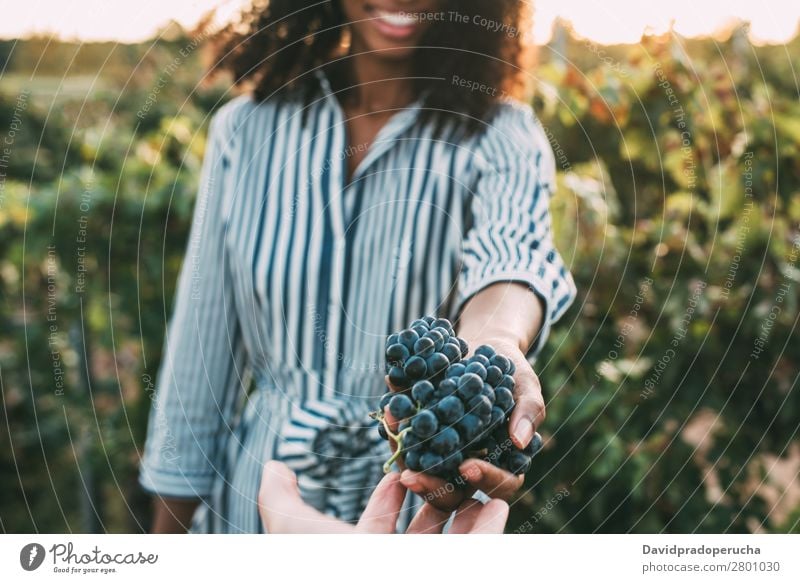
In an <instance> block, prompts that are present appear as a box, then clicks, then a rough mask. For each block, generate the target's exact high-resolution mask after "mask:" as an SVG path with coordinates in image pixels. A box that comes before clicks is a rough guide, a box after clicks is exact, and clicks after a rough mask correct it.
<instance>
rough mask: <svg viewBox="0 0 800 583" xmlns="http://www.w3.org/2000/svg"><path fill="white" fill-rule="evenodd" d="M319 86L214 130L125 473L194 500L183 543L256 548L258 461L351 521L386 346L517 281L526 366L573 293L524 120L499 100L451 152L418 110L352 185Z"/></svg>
mask: <svg viewBox="0 0 800 583" xmlns="http://www.w3.org/2000/svg"><path fill="white" fill-rule="evenodd" d="M318 75H319V79H320V86H321V91H320V94H319V96H318V97H317V98H316V99H314V100H311V101H309V102H306V103H302V102H300V101H298V100H293V99H288V98H285V97H283V98H272V99H269V100H267V101H265V102H257V101H255V100H254V99H253V98H252V97H250V96H240V97H237V98H234V99H233V100H231V101H230V102H228V103H227V104H226V105H224V106H223V107H222V108H220V109H219V110H218V111H217V113H215V114H214V116H213V118H212V120H211V124H210V129H209V135H208V142H207V146H206V154H205V158H204V162H203V167H202V172H201V177H200V190H199V194H198V199H197V202H196V206H195V212H194V218H193V223H192V228H191V234H190V238H189V242H188V247H187V253H186V257H185V260H184V263H183V266H182V269H181V273H180V277H179V281H178V287H177V292H176V298H175V307H174V313H173V315H172V319H171V321H170V324H169V326H168V330H167V335H166V338H165V342H164V357H163V362H162V365H161V369H160V370H159V374H158V379H157V392H156V397H155V401H154V404H153V408H152V411H151V414H150V420H149V428H148V434H147V441H146V445H145V451H144V456H143V459H142V463H141V472H140V482H141V484H142V486H143V487H145V489H147V490H149V491H151V492H153V493H157V494H159V495H162V496H171V497H192V498H194V497H201V498H202V499H203V500H204V502H205V503H204V504H203V505H201V506H200V508H199V509H198V512H197V513H196V514H195V517H194V521H193V527H192V530H193V531H198V532H261V531H262V529H263V527H262V526H261V523H260V521H259V517H258V509H257V502H256V500H257V494H258V489H259V483H260V476H261V471H262V466H263V463H264V462H265V461H266V460H268V459H278V460H281V461H284V462H285V463H287V464H288V465H289V466H290V467H291V468H292V469H293V470H294V471H295V472H296V473H297V474H298V480H299V486H300V490H301V493H302V495H303V497H304V499H305V500H306V501H307V502H309V503H310V504H312V505H313V506H314V507H316V508H317V509H319V510H321V511H323V512H326V513H329V514H331V515H334V516H336V517H339V518H341V519H343V520H350V521H352V520H355V519H357V518H358V516H359V515H360V513H361V511H362V510H363V508H364V505H365V503H366V501H367V499H368V498H369V495H370V494H371V492H372V490H373V488H374V486H375V484H376V483H377V482H378V481H379V479H380V477H381V465H382V463H383V461H384V460H385V459H386V458H387V457H388V446H387V445H386V443H385V442H383V441H382V440H381V439H380V437H379V436H378V434H377V431H376V427H375V425H374V422H372V421H371V420H370V419H369V418H368V412H369V411H370V410H372V409H375V408H376V403H377V397H378V396H379V395H380V394H381V393H383V392H384V391H385V384H384V382H383V375H384V369H383V358H384V357H383V347H384V341H385V338H386V336H387V335H388V334H389V333H391V332H393V331H396V330H398V329H401V328H402V327H404V326H405V325H407V324H408V323H409V322H410V321H411V320H413V319H415V318H417V317H419V316H421V315H425V314H438V315H442V316H446V317H450V318H453V317H454V316H455V315H456V314H457V313H458V311H459V309H460V307H461V306H463V304H464V303H465V301H466V300H468V299H469V298H470V297H471V296H472V295H474V294H475V293H476V292H478V291H480V290H481V289H483V288H485V287H486V286H487V285H490V284H492V283H496V282H505V281H517V282H524V283H525V284H527V285H528V286H529V287H530V289H531V290H532V292H533V293H536V294H537V295H538V296H539V297H540V298H541V299H542V300H543V301H544V304H545V306H546V309H545V317H544V324H543V328H542V331H541V333H540V335H539V337H538V340H537V342H536V344H535V346H534V347H533V348H532V350H531V357H534V356H535V354H536V353H537V352H538V350H539V349H540V348H541V345H542V343H543V342H544V340H545V338H546V337H547V335H548V332H549V330H550V326H551V325H552V324H553V322H555V321H556V320H557V319H558V318H559V317H560V316H561V315H562V314H563V313H564V311H565V310H566V309H567V307H568V306H569V304H570V303H571V301H572V300H573V299H574V296H575V287H574V283H573V281H572V278H571V276H570V274H569V273H568V271H567V270H566V269H565V267H564V265H563V262H562V260H561V258H560V256H559V255H558V253H557V251H556V250H555V248H554V246H553V242H552V236H551V221H550V215H549V209H548V202H549V197H550V192H551V190H552V188H553V182H554V178H555V165H554V161H553V155H552V150H551V149H550V146H549V143H548V140H547V138H546V137H545V135H544V132H543V130H542V128H541V126H540V124H539V123H538V121H537V120H536V118H535V117H534V114H533V112H532V111H531V109H530V107H529V106H527V105H524V104H522V103H519V102H512V101H510V100H509V101H504V102H503V103H501V104H500V105H499V106H498V107H497V108H496V110H495V111H494V113H493V114H492V116H490V119H488V120H486V123H485V124H484V127H483V128H482V129H481V130H480V131H479V132H477V133H473V134H470V135H466V134H463V132H460V128H459V124H458V122H457V121H449V122H447V124H446V125H445V127H444V130H443V131H441V132H439V133H436V132H434V128H433V127H432V124H429V123H427V122H422V121H421V120H420V119H419V117H420V112H421V108H422V105H421V102H420V101H418V102H416V103H414V104H412V105H411V106H410V107H407V108H403V109H400V110H398V111H397V112H395V113H394V114H393V116H392V117H391V119H390V120H389V121H388V122H387V123H386V125H384V127H383V128H382V129H381V130H380V132H379V133H378V135H377V136H376V138H375V140H374V142H373V143H372V144H371V145H370V146H369V148H368V149H366V153H365V156H364V158H363V160H362V161H361V163H360V164H359V166H358V168H357V169H356V170H355V172H354V174H353V176H352V177H350V178H349V179H348V173H347V166H348V164H347V156H348V155H351V154H352V152H353V151H354V148H356V149H358V148H361V149H362V151H363V149H364V146H360V145H358V144H348V138H347V131H346V124H345V121H346V120H345V117H344V114H343V111H342V109H341V107H340V105H339V102H338V100H337V98H336V96H335V95H334V93H333V92H332V90H331V87H330V85H329V83H328V81H327V79H326V77H325V76H324V75H322V74H321V73H320V74H318ZM250 386H252V387H254V388H253V390H248V388H249V387H250ZM410 511H411V510H410V507H409V508H408V509H407V511H406V513H407V514H408V513H410ZM406 518H407V516H406Z"/></svg>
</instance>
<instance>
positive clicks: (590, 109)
mask: <svg viewBox="0 0 800 583" xmlns="http://www.w3.org/2000/svg"><path fill="white" fill-rule="evenodd" d="M195 44H196V43H195V42H194V41H193V39H192V38H190V36H188V35H186V34H184V35H177V36H175V37H174V38H173V39H172V40H170V41H169V42H166V41H157V42H152V43H146V44H142V45H118V44H112V43H109V44H69V43H53V42H52V41H49V40H48V39H32V40H26V41H22V42H16V41H14V42H12V41H4V42H2V43H0V62H3V63H5V64H6V65H7V67H6V68H5V70H4V72H3V77H2V86H1V89H0V131H1V132H3V133H1V134H0V143H3V142H5V145H6V146H8V149H7V150H6V151H5V154H4V152H3V150H2V149H1V148H0V179H1V180H2V182H0V184H1V185H2V190H0V382H2V392H3V407H4V415H5V418H6V420H7V424H8V431H3V432H2V434H0V445H1V447H0V466H1V467H2V475H3V476H4V478H5V479H4V480H2V482H0V500H2V507H0V520H1V525H2V529H3V530H4V531H8V532H19V531H41V532H60V531H73V532H77V531H97V530H106V531H109V532H128V531H138V530H141V529H145V528H147V527H148V525H149V507H148V502H147V497H146V496H145V495H144V494H143V493H142V492H141V491H140V490H139V488H138V486H137V484H136V472H137V469H136V466H137V460H138V456H139V452H140V451H141V447H142V444H143V439H144V433H145V427H146V417H147V412H148V410H149V407H150V403H151V398H152V395H153V379H154V378H155V374H156V371H157V370H158V365H159V357H160V352H161V347H162V339H163V334H164V325H165V322H166V320H167V318H168V316H169V312H170V304H171V301H172V295H173V291H174V285H175V279H176V275H177V272H178V269H179V267H180V264H181V261H182V256H183V252H184V249H185V245H186V237H187V234H188V226H189V221H190V218H191V212H192V205H193V200H194V196H195V189H196V187H197V184H196V180H197V175H198V169H199V167H200V164H201V160H202V152H203V147H204V132H205V127H206V126H207V120H208V116H209V114H210V112H211V111H212V110H213V109H214V108H215V107H217V106H218V105H219V104H220V103H221V101H222V99H223V96H224V95H225V93H226V90H227V88H226V85H225V83H224V80H223V81H217V82H216V83H202V84H200V83H198V80H200V79H201V78H202V77H203V74H202V71H203V65H204V63H203V59H204V53H203V51H202V50H195V47H194V45H195ZM792 62H794V63H797V62H800V42H798V40H797V39H795V40H794V41H792V43H791V44H789V45H786V46H781V47H753V46H751V45H750V44H749V42H748V41H747V38H746V35H745V33H744V30H743V29H738V30H734V31H733V32H732V34H731V36H730V39H728V40H725V41H720V42H717V41H713V40H710V39H705V40H687V39H683V38H680V37H674V36H673V37H670V36H665V37H647V38H644V39H643V41H642V43H641V44H640V45H636V46H618V47H600V46H598V45H593V44H592V43H589V42H586V41H582V40H579V39H576V38H574V37H572V36H570V35H569V34H567V33H565V32H564V31H563V30H562V31H559V32H558V33H557V34H556V35H555V37H554V41H553V42H552V43H551V45H548V46H546V47H543V48H542V49H541V53H540V67H539V69H538V71H537V93H536V97H535V102H534V104H535V107H536V109H537V112H538V113H539V116H540V119H541V121H542V124H543V126H544V128H545V130H546V133H547V135H548V136H549V138H550V140H551V145H552V146H553V149H554V150H555V152H556V158H557V164H558V166H559V177H558V190H557V192H556V194H555V196H554V198H553V201H552V210H553V217H554V223H555V229H556V235H557V239H558V245H559V248H560V249H561V251H562V253H563V255H564V257H565V258H566V260H567V261H568V262H569V264H570V267H571V270H572V272H573V274H574V276H575V279H576V282H577V286H578V290H579V297H578V299H577V301H576V303H575V305H574V306H573V307H572V309H571V311H570V312H569V313H568V315H567V317H566V318H565V319H564V320H563V321H562V322H561V323H560V324H559V325H558V326H557V327H556V328H555V329H554V331H553V335H552V337H551V341H550V343H549V345H548V346H547V347H546V349H545V350H544V352H543V354H542V355H541V356H540V358H539V361H538V362H537V364H536V368H537V370H538V372H539V374H540V376H541V378H542V382H543V384H544V386H545V391H546V395H547V399H548V418H547V422H546V424H545V426H544V427H543V434H544V435H545V438H546V447H545V450H544V451H543V452H542V453H541V454H540V456H539V457H538V458H537V459H536V462H535V464H534V470H533V471H532V472H531V474H530V475H529V476H528V479H527V485H528V486H529V488H528V489H527V491H526V492H525V493H524V494H523V495H521V496H520V499H519V500H518V501H517V502H516V503H515V504H514V505H513V509H512V518H511V521H510V524H509V530H515V531H519V532H557V531H560V532H593V531H600V532H627V531H634V532H655V531H669V532H693V531H699V532H716V531H723V530H726V531H730V532H748V531H760V530H766V531H774V532H789V531H795V532H796V531H797V528H798V526H797V524H798V520H800V508H797V507H796V506H797V504H798V499H800V496H798V495H797V486H798V484H797V481H796V476H797V474H798V469H800V462H797V459H798V458H799V457H800V446H798V436H797V430H798V417H797V413H796V412H797V411H798V410H800V396H799V394H798V390H797V379H798V368H799V366H798V365H800V350H798V347H799V346H800V338H798V333H797V321H798V302H797V300H798V294H797V286H798V281H799V280H800V256H799V255H800V232H798V222H799V221H800V196H799V195H800V121H798V120H800V101H798V85H797V79H796V77H794V69H793V68H792V65H791V63H792ZM34 63H39V66H38V69H37V71H36V72H35V73H34V74H33V75H31V68H32V65H33V64H34ZM156 87H158V93H157V94H155V97H154V99H153V93H152V92H153V91H154V88H156ZM148 96H150V98H151V99H150V100H149V102H148ZM9 140H10V142H11V143H10V144H9V143H8V141H9ZM765 330H766V331H765ZM786 476H788V478H787V477H786ZM791 488H794V490H792V489H791ZM565 493H566V494H565Z"/></svg>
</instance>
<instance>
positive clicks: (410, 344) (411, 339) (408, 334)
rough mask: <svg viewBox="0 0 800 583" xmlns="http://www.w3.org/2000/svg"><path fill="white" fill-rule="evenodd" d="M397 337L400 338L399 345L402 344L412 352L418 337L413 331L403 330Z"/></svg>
mask: <svg viewBox="0 0 800 583" xmlns="http://www.w3.org/2000/svg"><path fill="white" fill-rule="evenodd" d="M399 337H400V344H402V345H403V346H405V347H406V348H408V349H409V350H414V343H415V342H416V341H417V340H419V335H418V334H417V333H416V332H414V331H413V330H403V331H402V332H400V334H399Z"/></svg>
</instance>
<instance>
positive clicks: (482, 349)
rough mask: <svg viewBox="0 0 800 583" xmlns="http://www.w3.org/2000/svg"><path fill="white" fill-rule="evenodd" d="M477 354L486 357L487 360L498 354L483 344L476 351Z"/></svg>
mask: <svg viewBox="0 0 800 583" xmlns="http://www.w3.org/2000/svg"><path fill="white" fill-rule="evenodd" d="M475 354H479V355H481V356H485V357H486V358H489V359H491V358H492V357H493V356H494V355H495V354H496V352H495V350H494V348H493V347H491V346H489V345H488V344H482V345H480V346H478V348H476V349H475Z"/></svg>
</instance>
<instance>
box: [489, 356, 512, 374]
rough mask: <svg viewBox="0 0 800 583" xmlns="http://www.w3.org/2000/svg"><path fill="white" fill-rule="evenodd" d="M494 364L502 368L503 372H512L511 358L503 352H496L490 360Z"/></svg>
mask: <svg viewBox="0 0 800 583" xmlns="http://www.w3.org/2000/svg"><path fill="white" fill-rule="evenodd" d="M489 362H490V363H491V364H492V365H494V366H496V367H497V368H499V369H500V372H502V373H503V374H510V373H511V366H512V365H511V359H510V358H508V357H507V356H503V355H502V354H495V355H494V356H493V357H492V358H491V359H490V361H489Z"/></svg>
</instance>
